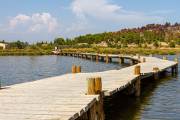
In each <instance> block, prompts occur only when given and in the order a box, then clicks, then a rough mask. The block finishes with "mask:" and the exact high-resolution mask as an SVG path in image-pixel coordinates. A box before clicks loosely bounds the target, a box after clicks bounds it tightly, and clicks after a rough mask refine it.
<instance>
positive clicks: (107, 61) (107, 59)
mask: <svg viewBox="0 0 180 120" xmlns="http://www.w3.org/2000/svg"><path fill="white" fill-rule="evenodd" d="M108 63H109V56H108V54H106V64H108Z"/></svg>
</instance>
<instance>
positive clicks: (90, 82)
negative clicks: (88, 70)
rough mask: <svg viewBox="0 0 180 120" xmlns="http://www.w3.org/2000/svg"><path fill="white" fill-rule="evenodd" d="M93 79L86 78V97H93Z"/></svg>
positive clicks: (94, 92)
mask: <svg viewBox="0 0 180 120" xmlns="http://www.w3.org/2000/svg"><path fill="white" fill-rule="evenodd" d="M95 94H96V91H95V78H87V95H95Z"/></svg>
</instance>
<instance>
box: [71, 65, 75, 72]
mask: <svg viewBox="0 0 180 120" xmlns="http://www.w3.org/2000/svg"><path fill="white" fill-rule="evenodd" d="M72 73H76V65H73V66H72Z"/></svg>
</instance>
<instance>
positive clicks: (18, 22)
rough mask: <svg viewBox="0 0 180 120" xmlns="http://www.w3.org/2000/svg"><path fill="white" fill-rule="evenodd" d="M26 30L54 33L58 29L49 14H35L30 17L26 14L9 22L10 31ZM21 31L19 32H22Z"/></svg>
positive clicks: (54, 20) (54, 19) (56, 23)
mask: <svg viewBox="0 0 180 120" xmlns="http://www.w3.org/2000/svg"><path fill="white" fill-rule="evenodd" d="M22 26H23V27H24V29H27V31H28V32H41V31H47V32H49V33H50V32H54V31H55V30H56V28H57V27H58V22H57V20H56V18H54V17H52V16H51V14H50V13H35V14H32V15H30V16H28V15H26V14H18V15H17V16H15V17H13V18H11V19H10V20H9V27H10V29H13V30H14V29H18V28H22ZM24 29H21V30H24Z"/></svg>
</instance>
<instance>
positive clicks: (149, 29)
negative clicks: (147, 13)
mask: <svg viewBox="0 0 180 120" xmlns="http://www.w3.org/2000/svg"><path fill="white" fill-rule="evenodd" d="M79 43H87V44H88V45H92V44H97V45H101V44H102V43H103V45H104V44H105V43H106V44H107V46H109V47H127V46H138V47H151V46H154V47H166V46H169V47H175V46H176V45H180V24H179V23H175V24H173V25H171V24H170V23H166V24H164V25H161V24H148V25H146V26H143V27H140V28H132V29H122V30H120V31H116V32H105V33H98V34H87V35H83V36H78V37H76V38H74V39H73V40H68V41H65V42H64V44H76V45H77V44H79Z"/></svg>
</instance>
